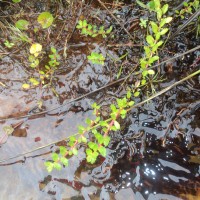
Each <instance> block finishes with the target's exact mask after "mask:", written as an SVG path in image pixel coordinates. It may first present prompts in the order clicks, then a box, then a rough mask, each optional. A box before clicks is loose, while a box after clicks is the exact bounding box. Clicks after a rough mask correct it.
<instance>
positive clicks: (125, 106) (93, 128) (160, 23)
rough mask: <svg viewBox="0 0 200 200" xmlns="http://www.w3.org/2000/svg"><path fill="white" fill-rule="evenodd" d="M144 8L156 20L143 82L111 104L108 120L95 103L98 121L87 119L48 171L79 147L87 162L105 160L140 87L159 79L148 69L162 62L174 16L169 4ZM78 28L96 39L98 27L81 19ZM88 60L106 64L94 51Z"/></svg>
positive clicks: (55, 155)
mask: <svg viewBox="0 0 200 200" xmlns="http://www.w3.org/2000/svg"><path fill="white" fill-rule="evenodd" d="M142 5H143V4H142ZM145 8H148V9H149V10H150V11H154V12H156V16H157V20H156V21H155V22H154V21H150V22H149V34H148V35H147V36H146V45H145V46H144V51H145V54H144V56H143V58H141V59H140V69H141V71H142V80H139V81H137V82H136V83H135V85H134V89H130V88H128V89H127V94H126V96H125V97H123V98H117V99H116V102H115V103H113V104H111V105H110V112H109V113H108V116H107V119H105V118H104V117H103V116H102V114H101V107H100V106H99V105H97V104H96V103H94V104H93V105H92V108H93V109H94V112H93V113H94V115H95V117H96V118H95V119H86V121H85V122H86V124H87V126H86V127H84V126H79V127H78V134H74V135H72V136H71V137H70V138H69V141H68V142H67V145H66V146H65V147H64V146H61V147H60V149H59V152H58V153H53V154H52V160H49V161H46V162H45V166H46V167H47V170H48V171H49V172H51V171H52V170H53V169H58V170H59V169H61V168H62V165H64V166H67V165H68V159H67V157H69V156H72V155H77V154H78V147H79V146H80V145H83V146H84V147H85V153H86V160H87V162H88V163H91V164H93V163H95V162H96V160H97V157H98V156H99V155H101V156H103V157H105V156H106V147H107V146H108V144H109V142H110V136H109V134H110V132H113V131H117V130H120V128H121V125H120V122H121V121H122V120H123V119H124V118H125V117H126V114H127V111H128V110H130V109H131V107H132V106H133V105H134V101H133V100H132V98H133V97H137V96H139V95H140V87H141V86H142V85H145V84H146V82H147V80H148V75H149V76H153V80H154V79H156V78H157V76H154V75H155V71H154V70H152V69H149V67H150V66H151V65H152V64H153V63H154V62H156V61H157V60H158V59H159V56H158V48H159V47H160V46H161V45H162V44H163V43H164V41H162V40H161V36H163V35H165V34H166V33H167V32H168V30H169V29H168V28H167V27H165V25H166V24H168V23H170V22H171V20H172V17H165V14H166V13H167V11H168V4H165V5H164V6H161V4H160V0H153V1H151V2H150V3H149V4H148V6H146V5H145ZM77 28H78V29H82V32H81V33H82V34H85V35H89V36H92V37H95V36H97V31H96V27H94V26H92V25H90V24H88V23H87V21H86V20H83V21H81V20H80V21H79V24H78V25H77ZM110 31H111V30H109V32H110ZM88 59H89V60H92V61H93V62H94V63H97V64H103V63H104V59H105V58H104V57H103V56H102V55H101V54H97V53H94V52H92V53H91V55H90V56H88ZM87 134H88V135H89V136H87Z"/></svg>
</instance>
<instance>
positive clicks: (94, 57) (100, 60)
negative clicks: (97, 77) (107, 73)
mask: <svg viewBox="0 0 200 200" xmlns="http://www.w3.org/2000/svg"><path fill="white" fill-rule="evenodd" d="M87 58H88V60H90V61H91V62H92V63H93V64H101V65H104V61H105V57H104V56H103V55H102V54H99V53H96V52H91V54H90V55H89V56H87Z"/></svg>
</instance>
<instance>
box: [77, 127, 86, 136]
mask: <svg viewBox="0 0 200 200" xmlns="http://www.w3.org/2000/svg"><path fill="white" fill-rule="evenodd" d="M84 131H85V127H84V126H81V125H80V126H78V132H79V133H80V134H83V132H84Z"/></svg>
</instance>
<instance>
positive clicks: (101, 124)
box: [99, 121, 108, 127]
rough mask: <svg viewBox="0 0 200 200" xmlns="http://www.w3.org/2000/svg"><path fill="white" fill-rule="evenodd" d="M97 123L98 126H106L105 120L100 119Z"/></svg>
mask: <svg viewBox="0 0 200 200" xmlns="http://www.w3.org/2000/svg"><path fill="white" fill-rule="evenodd" d="M99 124H100V126H105V127H107V126H108V123H107V122H106V121H100V122H99Z"/></svg>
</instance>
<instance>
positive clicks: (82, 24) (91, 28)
mask: <svg viewBox="0 0 200 200" xmlns="http://www.w3.org/2000/svg"><path fill="white" fill-rule="evenodd" d="M76 28H77V29H81V34H82V35H86V36H91V37H97V36H98V35H102V37H103V38H106V37H107V34H109V33H110V32H111V31H112V26H110V27H109V28H108V29H107V30H105V29H104V26H100V27H99V28H97V26H96V25H92V24H89V23H88V22H87V20H79V21H78V24H77V26H76Z"/></svg>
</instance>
